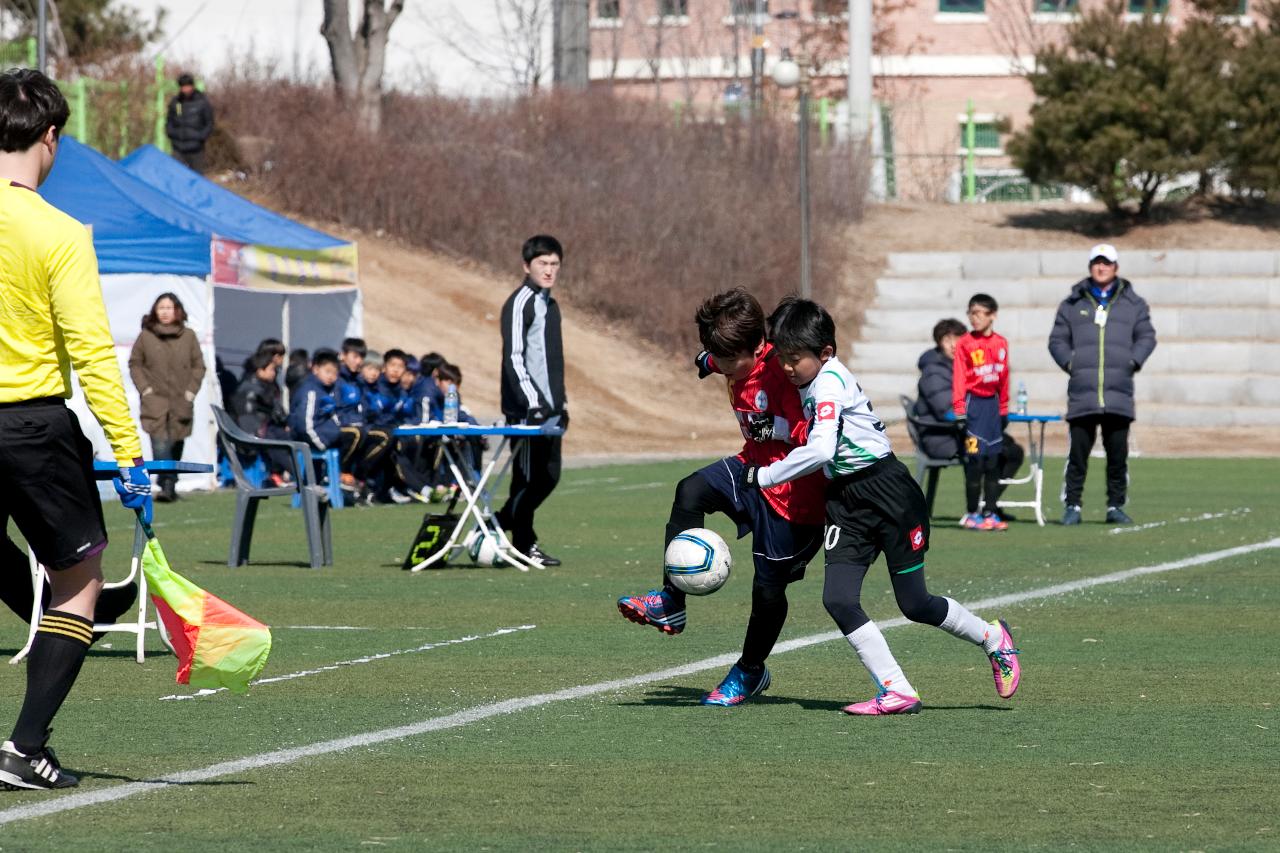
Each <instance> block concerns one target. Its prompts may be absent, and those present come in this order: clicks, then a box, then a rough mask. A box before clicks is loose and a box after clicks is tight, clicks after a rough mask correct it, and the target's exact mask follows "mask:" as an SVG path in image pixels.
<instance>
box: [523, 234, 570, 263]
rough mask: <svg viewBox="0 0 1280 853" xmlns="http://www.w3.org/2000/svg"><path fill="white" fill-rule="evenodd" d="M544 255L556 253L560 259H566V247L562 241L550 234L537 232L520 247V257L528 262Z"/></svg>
mask: <svg viewBox="0 0 1280 853" xmlns="http://www.w3.org/2000/svg"><path fill="white" fill-rule="evenodd" d="M543 255H555V256H556V257H557V258H559V259H560V260H562V261H563V260H564V249H563V248H561V246H560V241H559V240H557V239H556V238H555V237H552V236H551V235H550V234H535V235H533V236H532V237H530V238H529V239H528V240H525V241H524V246H523V247H522V248H521V249H520V257H522V258H524V262H525V263H526V264H527V263H529V262H530V261H532V260H533V259H534V258H540V257H542V256H543Z"/></svg>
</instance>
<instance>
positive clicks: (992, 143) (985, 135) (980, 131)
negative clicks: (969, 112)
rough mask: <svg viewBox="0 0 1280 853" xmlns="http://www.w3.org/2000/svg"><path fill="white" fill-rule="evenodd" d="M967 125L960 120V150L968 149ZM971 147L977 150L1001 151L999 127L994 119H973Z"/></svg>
mask: <svg viewBox="0 0 1280 853" xmlns="http://www.w3.org/2000/svg"><path fill="white" fill-rule="evenodd" d="M968 142H969V140H968V126H967V124H966V123H965V122H963V121H962V122H960V150H961V151H967V150H969V144H968ZM973 147H974V149H975V150H978V151H1001V150H1003V148H1002V147H1001V145H1000V127H999V125H998V124H997V123H996V122H995V121H974V123H973Z"/></svg>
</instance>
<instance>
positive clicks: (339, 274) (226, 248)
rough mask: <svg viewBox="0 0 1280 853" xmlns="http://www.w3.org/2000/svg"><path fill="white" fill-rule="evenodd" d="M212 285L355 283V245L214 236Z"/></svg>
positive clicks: (268, 285) (310, 285) (262, 285)
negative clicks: (302, 245)
mask: <svg viewBox="0 0 1280 853" xmlns="http://www.w3.org/2000/svg"><path fill="white" fill-rule="evenodd" d="M212 252H213V257H212V267H213V281H214V284H221V285H226V286H239V287H254V288H274V287H279V286H281V285H294V286H303V287H315V286H328V287H333V286H343V285H345V286H350V287H354V286H355V285H356V247H355V245H353V244H350V243H348V244H346V245H342V246H332V247H329V248H324V249H283V248H279V247H276V246H260V245H255V244H249V243H240V242H237V241H235V240H228V239H226V238H225V237H215V238H213V243H212Z"/></svg>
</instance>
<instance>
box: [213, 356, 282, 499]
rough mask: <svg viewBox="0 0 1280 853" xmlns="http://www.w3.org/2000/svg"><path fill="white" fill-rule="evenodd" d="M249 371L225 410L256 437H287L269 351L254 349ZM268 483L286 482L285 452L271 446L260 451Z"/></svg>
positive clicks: (273, 361) (273, 365) (274, 370)
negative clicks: (256, 351)
mask: <svg viewBox="0 0 1280 853" xmlns="http://www.w3.org/2000/svg"><path fill="white" fill-rule="evenodd" d="M251 363H252V365H253V368H254V369H253V372H252V373H250V374H249V375H248V376H246V377H245V378H244V380H243V381H241V383H240V386H239V387H238V388H236V392H235V395H234V396H233V397H232V400H231V405H232V407H231V408H230V409H228V410H227V411H228V412H229V413H230V414H231V416H232V417H234V418H235V419H236V424H237V425H238V426H239V427H240V428H241V429H242V430H244V431H245V432H247V433H249V434H250V435H253V436H257V437H258V438H274V439H283V440H286V441H287V440H289V439H291V438H292V437H293V436H292V435H291V434H290V432H289V417H288V415H286V414H285V411H284V400H283V399H281V396H280V385H279V383H277V382H276V363H275V359H274V358H272V356H271V353H269V352H258V353H257V354H255V355H254V356H253V358H252V360H251ZM263 455H264V457H265V458H266V461H267V468H268V471H269V474H270V479H271V482H272V485H276V486H282V485H284V484H285V483H287V482H288V481H289V467H290V466H289V451H287V450H285V449H284V448H281V447H273V448H271V449H269V450H267V451H266V452H265V453H264V454H263Z"/></svg>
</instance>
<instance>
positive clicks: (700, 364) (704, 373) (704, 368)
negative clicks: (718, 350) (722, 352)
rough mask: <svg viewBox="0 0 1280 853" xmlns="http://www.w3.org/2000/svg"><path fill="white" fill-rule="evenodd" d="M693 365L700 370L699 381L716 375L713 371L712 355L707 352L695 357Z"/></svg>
mask: <svg viewBox="0 0 1280 853" xmlns="http://www.w3.org/2000/svg"><path fill="white" fill-rule="evenodd" d="M693 363H694V364H695V365H696V366H697V368H698V378H699V379H706V378H707V377H708V376H710V375H711V374H713V373H715V371H714V370H712V369H711V353H709V352H707V351H706V350H703V351H702V352H700V353H698V354H697V355H695V356H694V357H693Z"/></svg>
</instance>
